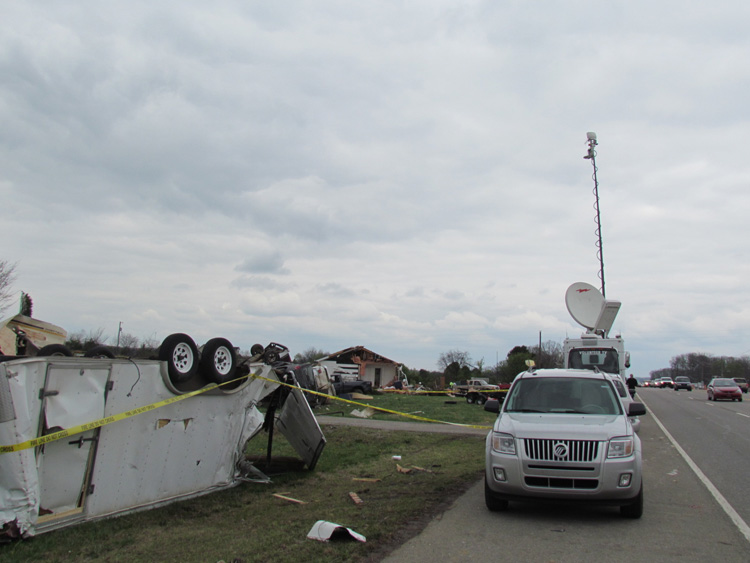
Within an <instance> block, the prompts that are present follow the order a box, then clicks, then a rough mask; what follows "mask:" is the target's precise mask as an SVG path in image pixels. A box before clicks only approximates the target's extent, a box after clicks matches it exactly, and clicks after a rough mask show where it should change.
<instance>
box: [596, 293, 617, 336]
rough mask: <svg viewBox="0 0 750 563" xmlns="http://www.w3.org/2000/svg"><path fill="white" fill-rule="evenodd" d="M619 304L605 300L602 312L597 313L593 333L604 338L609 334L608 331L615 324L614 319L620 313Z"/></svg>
mask: <svg viewBox="0 0 750 563" xmlns="http://www.w3.org/2000/svg"><path fill="white" fill-rule="evenodd" d="M620 305H621V303H620V302H619V301H610V300H609V299H605V300H604V303H603V304H602V310H601V312H600V313H599V318H597V319H596V325H595V326H594V332H600V333H602V334H603V335H604V336H605V337H606V336H607V334H609V329H611V328H612V325H613V324H614V322H615V317H616V316H617V313H618V312H619V311H620Z"/></svg>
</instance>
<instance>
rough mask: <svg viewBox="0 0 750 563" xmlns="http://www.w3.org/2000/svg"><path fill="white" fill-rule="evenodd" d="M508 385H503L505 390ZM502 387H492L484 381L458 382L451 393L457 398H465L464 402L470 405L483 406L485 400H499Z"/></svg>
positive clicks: (501, 395)
mask: <svg viewBox="0 0 750 563" xmlns="http://www.w3.org/2000/svg"><path fill="white" fill-rule="evenodd" d="M508 387H510V385H505V388H506V389H507V388H508ZM501 390H502V387H501V386H500V385H493V384H492V383H490V382H488V381H487V380H486V379H469V380H467V381H460V382H459V383H457V384H456V385H453V386H452V391H453V393H454V394H455V395H458V396H459V397H466V402H467V403H469V404H470V405H471V404H477V405H483V404H484V403H486V402H487V400H489V399H492V398H497V399H501V400H502V397H503V396H504V394H502V393H500V391H501Z"/></svg>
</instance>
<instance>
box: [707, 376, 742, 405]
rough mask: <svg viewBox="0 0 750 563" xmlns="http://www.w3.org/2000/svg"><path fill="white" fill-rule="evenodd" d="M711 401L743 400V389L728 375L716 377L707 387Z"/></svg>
mask: <svg viewBox="0 0 750 563" xmlns="http://www.w3.org/2000/svg"><path fill="white" fill-rule="evenodd" d="M706 391H707V392H708V400H709V401H718V400H719V399H722V400H723V399H728V400H730V401H740V402H741V401H742V391H740V388H739V386H738V385H737V383H736V382H735V381H734V379H729V378H728V377H714V378H713V379H712V380H711V381H710V382H709V383H708V387H706Z"/></svg>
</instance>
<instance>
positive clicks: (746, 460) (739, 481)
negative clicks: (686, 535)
mask: <svg viewBox="0 0 750 563" xmlns="http://www.w3.org/2000/svg"><path fill="white" fill-rule="evenodd" d="M639 396H640V397H641V398H642V400H643V402H644V403H646V405H647V406H648V408H649V410H651V411H653V412H654V414H655V415H656V416H657V417H658V418H659V420H660V422H661V423H662V424H663V425H664V427H665V428H666V430H667V432H669V434H671V435H672V437H673V438H674V439H675V441H676V442H677V443H678V444H679V445H680V447H681V448H682V449H683V450H685V452H686V453H687V455H688V456H689V457H690V458H691V459H692V460H693V462H694V463H695V464H696V465H697V466H698V467H699V468H700V470H701V471H702V472H703V473H704V474H705V475H706V477H707V478H708V479H709V480H710V481H711V483H713V485H714V486H715V487H716V488H717V489H718V490H719V492H720V493H721V495H722V496H723V497H724V498H725V499H726V500H727V502H728V503H729V504H730V505H731V506H732V508H734V510H735V511H737V513H738V514H739V515H740V517H741V518H742V519H743V520H744V521H745V522H746V523H750V396H748V395H744V396H743V397H744V398H745V399H746V400H744V401H743V402H741V403H740V402H733V401H708V400H707V396H706V391H705V390H703V389H700V390H698V389H696V390H694V391H692V392H688V391H673V390H671V389H643V390H639Z"/></svg>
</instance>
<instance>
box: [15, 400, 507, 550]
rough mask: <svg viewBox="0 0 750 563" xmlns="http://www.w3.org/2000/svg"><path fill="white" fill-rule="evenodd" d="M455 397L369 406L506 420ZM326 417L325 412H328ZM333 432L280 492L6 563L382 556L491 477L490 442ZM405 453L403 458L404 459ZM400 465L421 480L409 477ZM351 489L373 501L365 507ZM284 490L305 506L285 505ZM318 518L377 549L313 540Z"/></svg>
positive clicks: (85, 531)
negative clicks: (310, 466) (487, 473)
mask: <svg viewBox="0 0 750 563" xmlns="http://www.w3.org/2000/svg"><path fill="white" fill-rule="evenodd" d="M446 400H453V399H450V398H446V397H434V396H401V395H399V396H393V395H380V396H376V397H374V398H373V399H372V400H368V401H363V403H368V404H372V405H374V406H381V407H383V408H389V409H392V410H398V411H399V412H420V413H421V414H420V416H422V415H423V416H425V417H426V418H434V419H439V420H446V421H450V422H459V423H463V424H478V425H485V424H486V425H488V424H489V423H490V422H491V420H492V419H493V418H494V416H492V415H490V413H485V412H484V410H483V409H482V408H481V407H478V406H477V405H469V404H467V403H466V401H465V400H463V399H460V398H459V399H456V403H455V404H446V403H445V401H446ZM340 405H346V407H345V408H344V407H342V406H340ZM351 408H361V407H358V406H353V405H348V404H345V403H341V404H338V403H337V404H334V405H330V406H328V412H329V413H330V412H334V411H336V410H338V411H347V412H348V411H349V410H351ZM316 411H320V414H325V407H323V409H316ZM376 416H377V417H380V416H381V415H376ZM382 416H388V417H392V416H393V415H382ZM426 424H427V423H426ZM323 430H324V433H325V436H326V439H327V441H328V444H327V446H326V448H325V450H324V451H323V455H322V456H321V459H320V461H319V463H318V466H317V467H316V469H315V470H314V471H306V470H301V471H299V470H298V471H288V472H285V473H282V474H277V475H272V480H273V482H272V484H265V485H264V484H255V483H243V484H241V485H239V486H237V487H234V488H232V489H229V490H225V491H220V492H216V493H212V494H209V495H205V496H203V497H200V498H196V499H191V500H187V501H182V502H177V503H173V504H171V505H168V506H166V507H162V508H157V509H153V510H146V511H142V512H137V513H134V514H128V515H125V516H121V517H118V518H112V519H108V520H102V521H98V522H92V523H87V524H81V525H78V526H73V527H70V528H67V529H63V530H58V531H55V532H49V533H46V534H42V535H40V536H37V537H35V538H33V539H31V540H26V541H22V542H16V543H13V544H9V545H4V546H0V562H4V561H14V562H15V561H20V562H23V561H34V562H38V561H40V560H43V561H97V562H99V561H102V562H110V561H117V562H136V561H146V560H148V561H186V562H191V561H200V562H216V561H221V560H223V561H226V562H236V563H241V562H251V561H274V562H294V563H297V562H299V561H306V562H307V561H321V562H322V561H327V562H328V561H366V560H368V559H369V560H373V558H375V559H377V557H379V555H382V554H385V553H386V552H387V551H389V550H390V549H391V548H393V547H394V546H397V545H399V544H400V543H401V542H402V541H404V539H405V538H407V537H408V536H409V535H410V534H413V533H416V531H418V530H419V529H421V527H422V526H423V525H424V524H425V523H426V522H427V521H428V520H429V518H430V517H431V516H432V515H434V514H435V513H436V512H438V511H440V510H441V509H442V507H444V506H445V504H446V503H447V502H449V501H451V500H452V499H454V498H455V497H456V496H458V495H459V494H460V493H461V492H463V491H464V490H465V489H466V488H467V487H468V486H469V485H470V484H473V483H475V482H476V481H477V480H479V479H480V478H481V476H482V473H483V459H484V438H483V437H481V436H455V435H443V434H429V433H424V434H422V433H415V432H393V431H385V430H374V429H363V428H351V427H335V426H324V427H323ZM266 445H267V442H266V440H265V439H264V438H263V436H259V437H257V438H255V439H254V440H252V441H251V442H250V446H249V448H248V455H250V456H259V457H262V456H264V455H265V452H266ZM273 455H274V458H277V459H278V458H280V457H282V456H295V457H296V455H295V454H294V453H293V452H292V450H291V448H290V447H289V445H288V444H287V443H286V441H285V440H284V439H283V437H282V436H281V435H280V434H276V437H275V439H274V449H273ZM394 455H399V456H401V460H400V461H395V460H394V459H393V456H394ZM397 464H399V465H400V466H401V467H402V468H403V469H406V470H410V472H409V473H403V472H400V471H399V470H398V467H397ZM350 492H354V493H356V494H357V495H358V496H359V497H360V498H361V499H362V501H363V503H362V504H361V505H357V504H355V503H354V502H353V501H352V499H351V498H350V496H349V493H350ZM274 493H277V494H283V495H285V496H288V497H291V498H293V499H297V500H300V501H303V502H304V503H305V504H297V503H294V502H291V501H287V500H283V499H279V498H277V497H274V496H273V494H274ZM481 508H482V507H477V509H478V510H479V509H481ZM317 520H327V521H331V522H335V523H337V524H341V525H343V526H346V527H349V528H352V529H353V530H354V531H356V532H358V533H361V534H363V535H364V536H366V538H367V542H366V543H359V542H355V541H335V542H329V543H323V542H318V541H315V540H311V539H307V538H306V536H307V533H308V532H309V530H310V528H311V527H312V526H313V524H314V523H315V522H316V521H317Z"/></svg>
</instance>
